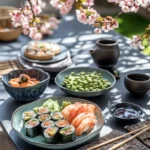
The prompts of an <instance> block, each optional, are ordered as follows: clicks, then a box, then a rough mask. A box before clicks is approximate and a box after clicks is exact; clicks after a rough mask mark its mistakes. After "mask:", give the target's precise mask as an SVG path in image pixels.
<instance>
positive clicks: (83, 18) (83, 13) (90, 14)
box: [76, 8, 100, 25]
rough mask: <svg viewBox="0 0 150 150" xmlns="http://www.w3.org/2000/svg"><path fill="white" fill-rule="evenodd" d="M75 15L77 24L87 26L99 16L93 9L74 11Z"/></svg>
mask: <svg viewBox="0 0 150 150" xmlns="http://www.w3.org/2000/svg"><path fill="white" fill-rule="evenodd" d="M76 15H77V19H78V21H79V22H81V23H83V24H89V25H93V24H94V23H95V21H96V20H97V19H98V18H99V16H100V15H99V14H98V13H97V11H96V10H94V9H93V8H88V9H84V10H76Z"/></svg>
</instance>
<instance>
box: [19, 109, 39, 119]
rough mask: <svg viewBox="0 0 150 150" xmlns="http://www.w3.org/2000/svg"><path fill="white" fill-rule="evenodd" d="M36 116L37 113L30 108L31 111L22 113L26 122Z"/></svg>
mask: <svg viewBox="0 0 150 150" xmlns="http://www.w3.org/2000/svg"><path fill="white" fill-rule="evenodd" d="M36 116H37V114H36V113H35V112H34V111H33V110H29V111H25V112H24V113H23V114H22V119H23V120H24V122H26V121H28V120H30V119H32V118H35V117H36Z"/></svg>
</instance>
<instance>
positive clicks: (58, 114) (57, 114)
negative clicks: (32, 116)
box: [51, 112, 63, 121]
mask: <svg viewBox="0 0 150 150" xmlns="http://www.w3.org/2000/svg"><path fill="white" fill-rule="evenodd" d="M51 117H52V119H53V120H55V121H57V120H61V119H63V115H62V113H61V112H52V113H51Z"/></svg>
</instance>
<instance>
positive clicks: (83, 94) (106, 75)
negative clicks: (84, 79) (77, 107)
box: [55, 67, 116, 97]
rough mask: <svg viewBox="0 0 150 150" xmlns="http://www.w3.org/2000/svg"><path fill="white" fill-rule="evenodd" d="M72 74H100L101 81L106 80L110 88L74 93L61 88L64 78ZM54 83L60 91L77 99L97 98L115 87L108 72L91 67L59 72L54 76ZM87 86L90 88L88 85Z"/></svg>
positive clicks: (112, 77)
mask: <svg viewBox="0 0 150 150" xmlns="http://www.w3.org/2000/svg"><path fill="white" fill-rule="evenodd" d="M72 72H74V73H75V74H77V73H81V72H85V73H89V72H91V73H92V72H96V73H100V74H101V75H102V78H103V79H105V80H108V82H109V83H110V86H109V87H106V88H104V89H101V90H99V91H75V90H73V89H69V88H67V87H65V86H63V85H62V83H63V81H64V80H65V77H66V76H68V75H69V74H71V73H72ZM97 82H99V81H97ZM55 83H56V85H57V86H58V87H59V88H60V89H61V90H62V91H64V92H65V93H67V94H70V95H74V96H77V97H94V96H99V95H102V94H105V93H107V92H108V91H109V90H110V89H111V88H112V87H113V86H114V85H115V83H116V79H115V77H114V76H113V75H112V74H111V73H110V72H108V71H106V70H104V69H99V68H92V67H73V68H68V69H66V70H63V71H61V72H60V73H59V74H58V75H57V76H56V78H55ZM88 86H89V87H90V85H88Z"/></svg>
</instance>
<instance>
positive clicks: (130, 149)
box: [77, 130, 149, 150]
mask: <svg viewBox="0 0 150 150" xmlns="http://www.w3.org/2000/svg"><path fill="white" fill-rule="evenodd" d="M122 134H123V133H122V132H120V131H118V130H114V131H112V132H111V133H110V134H107V135H106V136H104V137H102V138H98V139H96V140H95V141H94V142H92V143H90V144H87V145H85V146H83V147H80V148H79V149H77V150H87V149H88V148H89V147H92V146H95V145H97V144H99V143H102V142H104V141H107V140H109V139H112V138H115V137H118V136H120V135H122ZM128 137H130V136H128ZM125 139H127V137H126V138H122V139H120V140H117V141H115V142H113V143H110V144H107V145H105V146H102V147H100V148H96V149H95V150H108V149H109V148H111V147H112V146H114V145H115V144H117V143H119V142H121V141H123V140H125ZM117 150H149V148H148V147H146V146H145V145H144V144H142V143H141V142H140V141H139V140H137V139H136V138H135V139H134V140H132V141H130V142H128V143H126V144H124V145H122V146H121V147H120V148H118V149H117Z"/></svg>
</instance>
